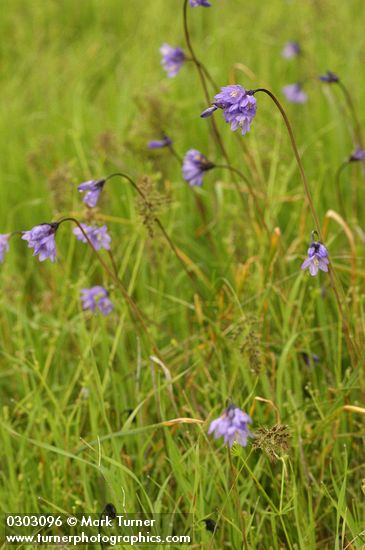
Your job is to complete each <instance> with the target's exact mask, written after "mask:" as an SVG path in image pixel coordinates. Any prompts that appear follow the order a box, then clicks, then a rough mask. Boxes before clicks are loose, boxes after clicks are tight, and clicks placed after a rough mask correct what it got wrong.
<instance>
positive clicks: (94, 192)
mask: <svg viewBox="0 0 365 550" xmlns="http://www.w3.org/2000/svg"><path fill="white" fill-rule="evenodd" d="M105 181H106V180H105V179H102V180H89V181H85V182H84V183H81V184H80V185H79V186H78V188H77V189H78V190H79V191H80V193H83V192H85V191H86V194H85V196H84V198H83V201H84V203H85V204H86V205H87V206H88V207H89V208H94V207H95V206H96V205H97V203H98V200H99V197H100V193H101V192H102V190H103V187H104V184H105Z"/></svg>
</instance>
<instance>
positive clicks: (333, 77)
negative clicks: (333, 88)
mask: <svg viewBox="0 0 365 550" xmlns="http://www.w3.org/2000/svg"><path fill="white" fill-rule="evenodd" d="M318 78H319V80H322V82H327V83H328V84H335V83H336V82H339V81H340V78H339V77H338V76H337V74H335V73H333V72H332V71H327V72H326V73H325V74H321V75H320V76H319V77H318Z"/></svg>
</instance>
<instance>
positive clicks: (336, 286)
mask: <svg viewBox="0 0 365 550" xmlns="http://www.w3.org/2000/svg"><path fill="white" fill-rule="evenodd" d="M257 92H263V93H265V94H267V95H268V96H269V97H270V98H271V99H272V101H273V102H274V103H275V105H276V107H277V108H278V109H279V111H280V113H281V116H282V117H283V119H284V122H285V126H286V128H287V130H288V134H289V137H290V142H291V145H292V148H293V151H294V155H295V158H296V161H297V164H298V167H299V172H300V175H301V178H302V182H303V185H304V190H305V194H306V197H307V201H308V205H309V208H310V210H311V213H312V216H313V220H314V225H315V228H316V231H317V234H318V237H319V240H321V227H320V225H319V220H318V216H317V212H316V210H315V208H314V204H313V200H312V195H311V192H310V189H309V184H308V180H307V178H306V175H305V172H304V168H303V164H302V161H301V158H300V155H299V151H298V146H297V144H296V141H295V138H294V134H293V130H292V127H291V124H290V122H289V119H288V117H287V115H286V112H285V111H284V108H283V107H282V105H281V103H280V101H279V100H278V99H277V98H276V96H275V95H274V94H273V93H272V92H270V90H267V89H266V88H257V89H256V90H252V91H251V93H252V94H256V93H257ZM329 275H330V280H331V286H332V288H333V291H334V294H335V297H336V302H337V305H338V309H339V312H340V316H341V319H342V323H343V328H344V334H345V338H346V342H347V345H348V349H349V354H350V359H351V363H352V366H353V367H354V368H355V367H356V364H357V363H356V360H355V355H354V352H355V353H356V354H357V355H358V356H359V357H360V356H361V355H362V354H361V351H360V350H359V348H358V346H357V343H356V342H355V341H354V340H353V337H352V335H351V329H350V324H349V322H348V318H347V315H346V314H345V310H344V308H346V302H345V298H344V295H343V290H342V289H341V287H340V284H339V281H338V280H337V279H336V276H335V273H334V271H333V267H332V266H331V265H330V266H329ZM339 289H341V290H339ZM340 294H341V296H342V298H341V296H340Z"/></svg>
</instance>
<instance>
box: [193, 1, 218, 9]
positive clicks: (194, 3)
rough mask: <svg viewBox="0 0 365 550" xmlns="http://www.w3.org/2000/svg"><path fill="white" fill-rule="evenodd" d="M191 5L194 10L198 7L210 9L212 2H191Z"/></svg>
mask: <svg viewBox="0 0 365 550" xmlns="http://www.w3.org/2000/svg"><path fill="white" fill-rule="evenodd" d="M189 4H190V6H191V7H192V8H196V7H198V6H204V7H205V8H209V7H210V6H211V5H212V4H211V3H210V2H208V0H189Z"/></svg>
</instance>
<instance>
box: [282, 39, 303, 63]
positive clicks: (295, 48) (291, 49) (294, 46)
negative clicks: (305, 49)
mask: <svg viewBox="0 0 365 550" xmlns="http://www.w3.org/2000/svg"><path fill="white" fill-rule="evenodd" d="M301 53H302V50H301V47H300V46H299V44H298V42H287V43H286V44H285V46H284V48H283V50H282V52H281V55H282V56H283V57H284V58H285V59H293V57H297V55H299V54H301Z"/></svg>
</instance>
